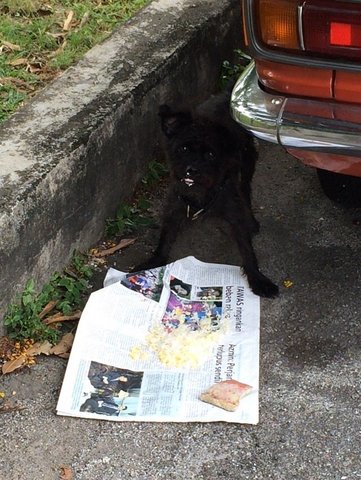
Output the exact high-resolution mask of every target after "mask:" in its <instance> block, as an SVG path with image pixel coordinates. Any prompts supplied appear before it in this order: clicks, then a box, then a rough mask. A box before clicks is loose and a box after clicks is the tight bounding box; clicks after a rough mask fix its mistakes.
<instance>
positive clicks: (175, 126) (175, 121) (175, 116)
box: [159, 105, 192, 138]
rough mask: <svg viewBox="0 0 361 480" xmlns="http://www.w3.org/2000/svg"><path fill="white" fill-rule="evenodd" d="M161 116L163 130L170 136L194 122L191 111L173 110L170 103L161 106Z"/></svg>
mask: <svg viewBox="0 0 361 480" xmlns="http://www.w3.org/2000/svg"><path fill="white" fill-rule="evenodd" d="M159 116H160V119H161V125H162V130H163V132H164V134H165V135H166V136H167V137H168V138H171V137H173V135H175V134H176V133H177V132H178V131H179V129H181V128H182V127H184V126H185V125H187V124H190V123H192V115H191V113H190V112H173V110H172V109H171V108H170V107H169V106H168V105H161V106H160V107H159Z"/></svg>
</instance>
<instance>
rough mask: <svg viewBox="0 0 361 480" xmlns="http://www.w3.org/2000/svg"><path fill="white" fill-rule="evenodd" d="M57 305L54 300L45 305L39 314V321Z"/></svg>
mask: <svg viewBox="0 0 361 480" xmlns="http://www.w3.org/2000/svg"><path fill="white" fill-rule="evenodd" d="M57 303H58V302H57V301H56V300H51V301H50V302H49V303H47V304H46V305H45V307H44V308H43V310H42V311H41V312H40V313H39V318H40V320H41V319H42V318H44V317H45V315H47V314H48V313H49V312H51V311H52V310H53V308H54V307H55V305H56V304H57Z"/></svg>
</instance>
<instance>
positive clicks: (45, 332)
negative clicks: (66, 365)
mask: <svg viewBox="0 0 361 480" xmlns="http://www.w3.org/2000/svg"><path fill="white" fill-rule="evenodd" d="M91 276H92V270H91V268H90V267H89V266H88V265H87V263H86V257H85V256H83V255H80V254H75V255H74V256H73V259H72V262H71V264H70V266H69V267H68V268H67V269H66V270H65V271H64V272H63V273H54V274H53V275H52V276H51V278H50V280H49V281H48V282H47V283H46V284H45V285H44V286H43V288H42V290H41V291H40V293H39V292H37V291H36V289H35V283H34V280H32V279H31V280H29V281H28V282H27V283H26V286H25V288H24V290H23V292H22V293H21V295H19V297H18V298H17V300H16V302H14V303H12V304H10V305H9V307H8V310H7V313H6V315H5V317H4V324H5V326H6V328H7V334H8V336H9V338H12V339H16V340H25V339H32V340H34V341H36V342H37V341H40V342H43V341H45V340H48V341H49V342H51V343H53V344H55V343H56V342H57V341H58V339H59V335H60V331H59V330H58V328H54V327H51V326H48V325H47V324H46V323H45V322H44V321H43V313H44V312H45V310H46V307H47V306H48V305H49V304H51V303H53V304H54V306H53V307H52V309H51V313H52V314H55V313H62V314H64V315H69V314H70V313H71V312H73V311H74V310H75V309H77V308H81V307H82V306H83V304H84V303H85V294H86V292H87V291H88V287H89V283H88V281H89V279H90V278H91ZM57 325H58V324H57Z"/></svg>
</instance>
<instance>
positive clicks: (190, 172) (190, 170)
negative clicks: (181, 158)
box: [186, 165, 198, 177]
mask: <svg viewBox="0 0 361 480" xmlns="http://www.w3.org/2000/svg"><path fill="white" fill-rule="evenodd" d="M197 172H198V170H197V169H196V168H194V167H192V166H190V165H188V167H187V168H186V174H187V177H191V176H192V175H195V174H196V173H197Z"/></svg>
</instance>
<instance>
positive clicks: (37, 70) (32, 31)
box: [0, 0, 150, 121]
mask: <svg viewBox="0 0 361 480" xmlns="http://www.w3.org/2000/svg"><path fill="white" fill-rule="evenodd" d="M149 2H150V0H81V1H80V0H1V1H0V121H4V120H5V119H6V118H8V116H9V115H11V113H13V112H14V111H15V110H16V109H17V108H18V107H19V105H21V104H22V102H23V101H24V100H26V99H27V98H29V97H31V96H33V95H34V94H35V93H36V92H37V91H39V89H41V88H43V87H44V86H45V85H46V84H47V83H48V82H49V81H51V80H52V79H54V78H55V77H57V76H58V75H59V74H60V73H61V71H62V70H65V69H66V68H68V67H69V66H70V65H72V64H74V63H75V62H76V61H77V60H79V59H80V58H81V57H82V56H83V55H84V53H85V52H86V51H88V50H89V49H90V48H92V47H93V46H94V45H96V44H97V43H99V42H101V41H102V40H103V39H104V38H106V37H107V36H108V35H109V34H110V33H111V32H112V31H113V30H114V28H115V27H116V26H117V25H118V24H121V23H123V22H125V21H127V20H128V19H129V18H130V17H131V16H132V15H134V13H136V12H137V11H138V10H139V9H140V8H142V7H143V6H145V5H146V4H148V3H149ZM70 12H73V16H72V21H71V23H70V24H69V25H68V29H64V26H65V22H66V20H67V19H68V18H69V13H70Z"/></svg>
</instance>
